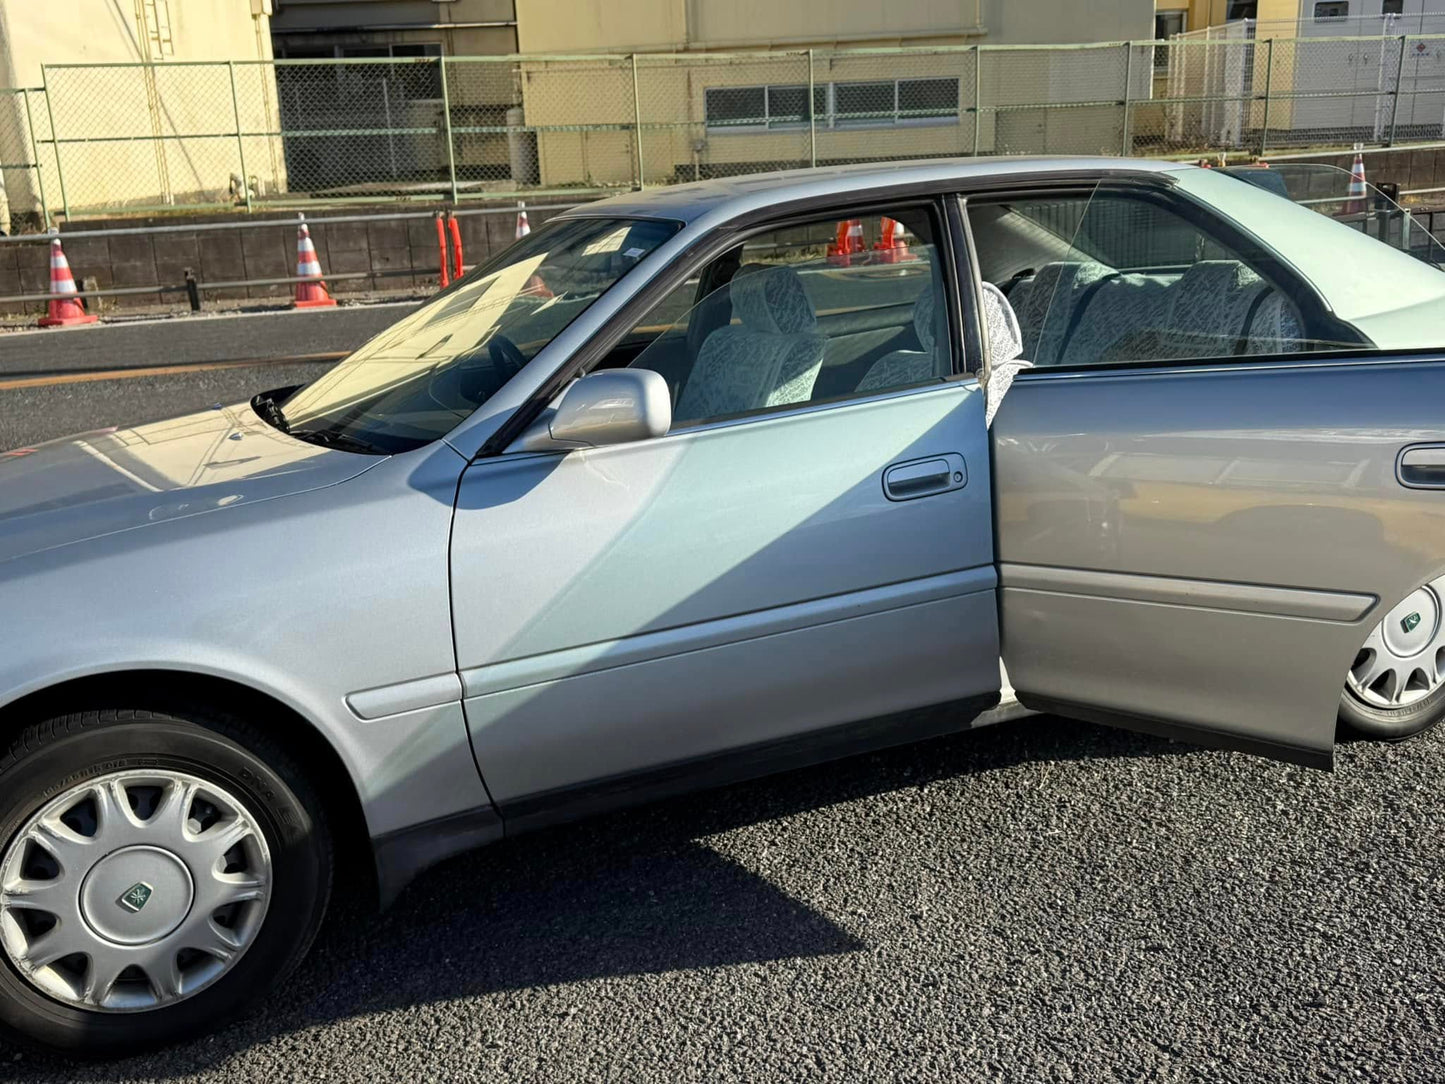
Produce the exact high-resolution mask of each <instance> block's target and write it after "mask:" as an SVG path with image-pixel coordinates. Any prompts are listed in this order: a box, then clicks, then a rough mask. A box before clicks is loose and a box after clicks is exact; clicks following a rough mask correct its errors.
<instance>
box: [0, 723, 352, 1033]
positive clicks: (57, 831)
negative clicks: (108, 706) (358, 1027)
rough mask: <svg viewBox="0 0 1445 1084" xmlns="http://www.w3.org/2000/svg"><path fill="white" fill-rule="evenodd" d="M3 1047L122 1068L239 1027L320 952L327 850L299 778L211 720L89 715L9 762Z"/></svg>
mask: <svg viewBox="0 0 1445 1084" xmlns="http://www.w3.org/2000/svg"><path fill="white" fill-rule="evenodd" d="M0 848H3V849H0V1037H4V1038H11V1039H18V1040H20V1041H23V1042H28V1043H31V1044H39V1045H42V1046H46V1047H52V1048H59V1049H64V1050H66V1051H69V1052H73V1053H82V1054H89V1055H100V1054H118V1053H129V1052H134V1051H137V1050H142V1049H146V1048H149V1047H155V1046H159V1045H163V1044H165V1043H170V1042H174V1041H177V1040H180V1039H184V1038H187V1037H190V1036H193V1035H196V1034H199V1033H201V1032H204V1031H209V1030H213V1029H214V1028H216V1027H218V1026H222V1025H224V1024H227V1023H230V1022H231V1021H233V1020H235V1019H236V1018H237V1017H238V1016H239V1015H241V1014H242V1013H244V1012H245V1011H246V1010H247V1009H248V1008H249V1007H250V1006H251V1005H252V1004H253V1003H254V1002H256V1001H257V1000H259V999H260V998H261V997H263V996H264V995H265V994H266V993H267V992H268V991H269V990H270V989H271V988H272V987H273V986H274V985H275V984H276V983H277V982H278V981H279V980H280V979H281V978H283V977H284V976H285V975H286V974H288V973H289V972H290V971H291V970H292V969H293V968H294V967H295V966H296V965H297V964H298V963H299V962H300V960H301V958H302V957H303V956H304V954H305V953H306V950H307V949H308V948H309V947H310V945H311V942H312V940H313V939H314V937H315V935H316V931H317V930H318V928H319V927H320V924H321V919H322V916H323V914H324V913H325V909H326V903H327V899H328V896H329V894H330V885H331V867H332V850H331V843H330V839H329V837H328V834H327V831H326V827H325V823H324V819H323V816H322V813H321V807H320V805H319V803H318V802H317V801H316V799H315V795H314V793H313V791H312V790H311V788H310V787H309V786H308V784H307V782H306V779H305V777H304V775H303V774H302V773H301V772H300V770H299V769H297V767H296V766H295V765H294V764H293V763H292V762H291V760H290V759H289V758H288V757H287V756H286V755H285V753H284V752H283V751H282V750H281V749H280V748H279V747H277V746H276V745H274V743H272V742H271V741H270V740H269V739H268V738H267V737H266V736H265V735H264V734H263V733H262V732H261V731H259V730H256V729H254V728H253V727H251V726H249V725H248V724H247V723H245V722H244V721H243V720H238V719H230V718H227V717H226V716H225V715H223V714H219V713H214V714H213V713H208V712H204V711H196V712H191V711H186V712H184V713H180V712H177V713H173V714H159V713H152V712H144V711H123V710H112V711H91V712H86V713H81V714H73V715H65V716H60V717H58V718H54V719H50V720H48V721H45V722H42V723H38V724H36V725H33V726H30V727H28V728H27V729H25V730H24V731H22V732H21V733H20V734H19V735H18V736H17V737H16V738H15V740H14V741H12V742H11V744H10V747H9V751H8V753H7V754H5V755H4V756H3V757H0Z"/></svg>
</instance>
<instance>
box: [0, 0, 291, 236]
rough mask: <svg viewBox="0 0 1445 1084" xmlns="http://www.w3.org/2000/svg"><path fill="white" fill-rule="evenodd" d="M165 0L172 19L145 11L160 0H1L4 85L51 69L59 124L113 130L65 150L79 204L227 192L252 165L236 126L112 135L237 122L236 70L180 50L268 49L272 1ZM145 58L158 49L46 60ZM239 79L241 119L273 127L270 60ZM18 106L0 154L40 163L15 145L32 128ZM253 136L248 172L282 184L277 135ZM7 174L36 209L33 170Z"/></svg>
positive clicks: (6, 102)
mask: <svg viewBox="0 0 1445 1084" xmlns="http://www.w3.org/2000/svg"><path fill="white" fill-rule="evenodd" d="M157 6H158V7H159V8H160V9H161V11H162V14H163V18H164V25H160V26H158V25H157V23H156V21H153V20H152V19H151V18H150V16H149V15H148V14H147V13H146V9H147V8H150V6H149V5H137V4H136V3H135V2H134V0H66V2H65V3H46V2H41V0H0V86H11V87H38V86H41V85H42V82H43V77H44V75H48V76H49V82H50V83H51V85H52V87H53V89H54V91H55V93H53V94H52V96H51V102H50V105H51V109H52V110H53V112H54V117H55V126H56V128H57V130H58V131H59V134H60V136H61V137H62V138H65V139H71V138H91V139H101V138H105V139H108V140H110V141H108V142H98V143H92V144H75V145H70V146H63V147H62V148H61V154H62V155H64V166H65V182H66V192H65V194H66V196H68V197H69V200H70V203H71V205H72V207H77V206H83V205H85V204H86V203H92V202H105V203H109V204H118V203H124V202H131V203H136V204H147V203H161V202H166V201H167V200H168V199H170V200H184V199H186V198H187V196H188V195H191V194H194V193H199V192H201V191H208V192H212V193H214V192H217V191H219V192H220V193H221V194H222V195H224V193H225V192H226V190H227V188H228V185H229V182H230V176H231V174H232V173H233V172H234V173H239V172H240V164H239V159H240V155H239V152H238V148H237V141H236V140H235V139H234V138H230V139H226V140H220V139H213V138H208V139H173V140H162V141H159V142H134V143H132V142H121V141H118V140H115V139H114V137H116V136H120V135H136V136H154V135H156V134H160V135H163V136H172V135H190V134H193V133H202V132H207V133H209V132H217V131H225V130H227V129H232V130H234V119H233V116H232V110H231V91H230V85H229V78H228V75H227V72H226V69H225V68H207V69H197V68H186V67H184V66H183V65H180V64H178V63H176V62H177V61H183V60H237V61H248V62H255V61H266V60H269V59H270V58H271V35H270V27H269V11H270V0H160V2H159V4H158V5H157ZM138 9H139V10H138ZM150 10H152V11H153V10H154V8H150ZM147 30H149V31H150V33H147ZM153 35H157V36H160V37H163V38H165V39H167V40H164V41H160V42H157V41H154V40H152V36H153ZM145 60H153V61H154V67H153V68H151V69H146V68H142V67H135V68H130V69H84V68H55V67H52V68H50V69H49V71H48V72H47V73H42V70H41V66H42V64H45V65H62V64H94V63H123V64H129V63H135V64H139V63H140V62H142V61H145ZM151 73H153V74H151ZM237 84H238V85H237V98H238V100H239V105H240V113H241V126H242V127H243V128H244V129H246V130H248V131H260V132H265V131H272V130H274V129H275V128H276V126H277V124H278V123H279V118H278V117H277V115H276V95H275V87H274V82H273V81H272V79H271V76H270V69H269V68H268V67H262V66H259V65H256V64H254V63H252V64H250V65H247V66H241V67H238V69H237ZM12 105H17V106H18V99H15V100H14V101H13V102H12V101H11V96H0V160H4V161H6V162H21V161H28V160H29V159H30V148H29V147H28V146H24V145H22V146H20V147H16V146H14V145H13V144H15V143H16V142H21V141H22V137H23V134H24V133H25V128H24V125H23V123H21V119H20V115H19V114H16V113H14V112H12V113H11V114H10V115H8V116H7V115H3V111H4V110H5V109H6V108H7V107H10V106H12ZM45 105H46V103H45V98H44V97H42V96H39V95H36V96H33V100H32V106H33V107H34V108H33V112H34V114H35V121H36V127H37V129H38V130H39V131H38V133H37V134H38V136H39V137H40V138H41V139H45V138H46V137H48V136H49V134H50V131H49V118H48V115H47V110H46V108H45ZM218 114H220V115H219V116H218ZM7 142H8V143H10V144H12V145H9V146H7V145H5V144H6V143H7ZM247 144H248V145H247V162H246V167H247V172H248V173H250V174H254V175H258V176H259V177H264V178H267V179H268V181H269V182H270V183H272V184H281V183H284V177H283V176H281V172H282V170H283V169H284V166H283V164H282V163H281V161H280V153H279V147H277V146H276V144H277V141H276V140H274V139H269V138H265V137H253V138H251V139H248V140H247ZM53 154H54V152H53V151H52V149H51V148H50V147H48V146H44V145H42V146H41V147H40V160H41V163H42V166H47V167H48V168H47V174H46V178H45V187H46V197H47V202H48V203H49V204H50V206H51V209H52V212H53V211H54V210H55V209H56V208H58V207H59V206H60V202H61V201H60V185H59V179H58V177H56V176H55V175H54V167H53V163H54V158H53ZM4 179H5V190H6V194H7V196H8V199H9V203H10V210H11V212H12V213H24V212H28V211H31V210H34V209H36V208H38V203H39V193H38V185H35V184H34V183H33V182H34V173H33V171H20V170H8V171H6V174H5V178H4Z"/></svg>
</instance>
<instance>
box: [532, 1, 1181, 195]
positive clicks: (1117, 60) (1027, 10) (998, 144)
mask: <svg viewBox="0 0 1445 1084" xmlns="http://www.w3.org/2000/svg"><path fill="white" fill-rule="evenodd" d="M1153 11H1154V8H1153V3H1152V0H1142V2H1141V0H1109V2H1091V3H1087V4H1084V3H1077V4H1076V3H1068V2H1053V3H1021V2H1018V0H981V2H979V3H974V2H973V0H966V2H960V0H891V2H889V0H832V2H824V0H801V2H797V3H792V4H778V3H776V0H731V2H729V3H726V4H723V3H710V2H708V0H601V2H599V3H594V4H591V5H588V6H587V7H586V8H585V9H583V8H581V6H579V5H574V4H571V3H568V2H567V0H518V4H517V37H518V42H519V45H520V47H521V49H522V51H523V53H524V54H526V53H551V54H568V55H576V54H579V53H598V52H601V53H609V54H612V55H613V56H614V57H615V59H614V60H612V61H610V62H608V66H607V67H606V69H605V70H601V71H599V70H598V61H593V60H572V59H557V60H549V61H540V60H538V61H529V60H524V61H523V62H522V65H521V68H522V71H521V80H522V100H523V103H524V105H525V118H526V123H527V124H528V125H529V126H532V127H534V128H535V129H537V135H536V138H537V155H538V161H539V165H540V172H541V182H542V184H543V186H544V187H563V186H568V185H584V186H588V187H596V186H609V185H626V184H629V183H632V182H633V181H635V179H636V178H637V176H638V168H639V167H638V160H637V159H638V154H639V151H638V147H637V140H636V139H635V138H634V134H633V132H632V130H631V127H632V125H633V123H634V121H635V120H636V119H638V118H639V117H640V120H641V125H642V128H641V140H640V141H641V152H640V153H641V158H642V174H643V176H644V178H645V180H646V181H647V182H648V183H670V182H675V181H680V180H688V179H691V178H692V177H695V176H711V175H717V174H727V173H743V172H752V171H755V170H759V169H768V168H788V167H793V166H798V165H807V164H809V163H810V162H812V161H815V160H816V161H817V162H819V163H827V162H833V161H857V160H860V159H902V158H917V157H933V156H944V155H959V154H971V153H973V151H974V149H975V147H977V148H978V150H980V151H982V152H984V153H993V152H998V153H1010V152H1019V153H1026V152H1030V151H1042V150H1047V149H1053V148H1058V147H1060V146H1067V147H1068V148H1070V149H1074V150H1080V151H1089V152H1099V151H1102V152H1105V153H1117V152H1118V151H1119V150H1120V149H1121V148H1122V143H1123V127H1122V121H1123V117H1122V110H1121V109H1120V108H1119V107H1118V106H1117V105H1100V106H1089V105H1080V106H1078V107H1076V108H1069V109H1062V110H1047V109H1041V108H1008V109H1003V110H999V111H986V112H984V113H983V114H982V117H981V119H980V122H979V130H978V132H977V133H975V130H974V123H975V122H974V114H973V113H972V112H971V111H970V109H969V108H968V107H969V106H970V105H971V104H972V101H973V93H974V87H975V79H976V78H977V85H978V87H979V90H980V91H981V93H982V98H983V101H984V102H985V103H986V104H988V105H1000V106H1014V107H1025V106H1029V105H1030V104H1032V103H1045V102H1071V101H1072V102H1081V103H1083V102H1112V101H1115V100H1117V99H1120V98H1121V97H1122V96H1123V94H1124V81H1125V78H1126V74H1127V73H1129V72H1130V71H1131V70H1132V76H1133V81H1132V91H1131V94H1132V96H1134V97H1136V98H1147V97H1148V95H1149V93H1150V76H1149V71H1148V64H1149V56H1150V54H1149V52H1148V49H1147V47H1141V48H1139V49H1136V50H1134V51H1135V52H1136V53H1137V54H1139V55H1138V56H1136V58H1135V63H1134V66H1133V68H1132V69H1131V68H1130V62H1128V61H1126V59H1125V54H1126V52H1127V51H1128V50H1126V49H1125V48H1124V47H1121V46H1119V45H1112V46H1108V47H1102V48H1098V49H1081V50H1077V51H1074V50H1068V51H1058V50H1053V51H1045V50H1038V51H1031V50H1027V49H1020V50H1007V51H994V52H990V51H985V52H984V53H983V54H982V60H983V70H982V72H981V73H978V74H977V76H976V73H975V63H976V56H975V53H974V50H973V49H972V48H971V47H970V46H971V45H973V44H986V45H1003V44H1013V45H1018V44H1023V43H1030V42H1044V43H1060V42H1065V43H1076V42H1092V41H1097V40H1100V39H1102V40H1106V41H1108V40H1113V41H1116V42H1117V41H1121V40H1125V39H1129V38H1133V39H1136V40H1139V39H1143V40H1147V39H1149V38H1150V37H1152V31H1153ZM979 20H982V24H981V25H980V22H979ZM820 27H826V28H827V33H826V36H823V35H820V34H819V33H818V28H820ZM810 31H811V33H810ZM860 46H884V47H895V48H896V47H900V46H902V47H905V48H909V49H911V50H915V51H910V52H905V53H892V54H886V55H874V56H869V55H866V54H865V55H858V54H854V55H831V53H830V50H832V49H833V48H835V47H836V48H858V47H860ZM807 49H812V50H814V51H815V53H814V57H813V61H812V65H811V67H812V70H811V79H812V83H813V86H814V87H815V91H816V89H817V88H823V89H822V91H821V93H823V94H827V93H829V91H828V90H827V88H828V87H829V86H830V85H834V86H836V85H837V84H842V83H874V84H877V85H878V86H879V87H880V88H886V87H888V86H890V85H891V83H892V81H894V80H915V79H918V80H922V79H928V80H947V81H952V82H954V83H955V84H956V86H957V91H958V102H959V109H958V111H957V113H956V115H954V116H953V117H951V118H948V119H943V118H928V119H927V120H926V121H920V120H912V121H909V122H907V123H876V124H866V125H859V124H856V123H853V124H848V123H843V124H829V123H826V122H822V123H820V124H819V125H818V126H817V127H816V128H815V129H814V130H811V131H810V130H809V127H808V126H807V125H806V124H802V125H795V126H782V127H779V126H772V127H768V126H758V127H751V128H744V129H733V130H727V129H723V128H720V127H718V126H712V127H710V126H709V125H708V123H707V116H708V114H707V92H708V91H709V90H717V89H720V88H725V87H739V88H741V87H759V86H771V87H790V86H791V87H803V86H806V85H807V84H808V82H809V79H810V71H809V67H810V66H809V60H808V56H807V54H806V52H804V50H807ZM765 50H777V51H789V52H790V53H791V54H792V55H786V56H780V55H776V54H775V53H774V54H772V55H770V54H769V53H767V52H765ZM630 53H638V54H639V56H638V60H637V71H638V76H637V96H636V102H634V99H633V85H632V66H631V65H632V62H631V60H630V59H629V58H628V57H627V56H626V55H625V54H630ZM649 53H664V54H686V55H684V56H681V57H679V58H677V59H674V57H673V56H671V55H668V56H649V55H648V54H649ZM753 53H756V54H757V55H756V57H754V56H752V55H751V54H753ZM714 54H716V55H714ZM879 93H881V94H886V93H891V91H890V90H886V89H882V90H880V92H879ZM569 124H571V125H587V124H591V125H610V126H612V127H611V130H603V131H595V130H594V131H578V130H568V128H567V126H568V125H569Z"/></svg>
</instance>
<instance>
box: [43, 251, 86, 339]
mask: <svg viewBox="0 0 1445 1084" xmlns="http://www.w3.org/2000/svg"><path fill="white" fill-rule="evenodd" d="M97 319H99V317H96V316H93V315H92V314H90V313H88V312H86V311H85V306H84V305H82V304H81V303H80V295H79V294H78V293H76V290H75V276H74V275H72V274H71V273H70V264H69V263H67V262H66V259H65V252H64V250H63V249H61V247H60V238H59V237H57V238H55V239H54V240H52V241H51V242H50V303H49V307H48V309H47V311H46V314H45V315H44V316H43V317H41V319H40V326H41V327H65V326H67V325H69V324H93V323H95V321H96V320H97Z"/></svg>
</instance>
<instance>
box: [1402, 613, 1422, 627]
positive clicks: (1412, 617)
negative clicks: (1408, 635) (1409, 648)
mask: <svg viewBox="0 0 1445 1084" xmlns="http://www.w3.org/2000/svg"><path fill="white" fill-rule="evenodd" d="M1419 624H1420V614H1419V611H1416V612H1414V613H1409V614H1406V615H1405V616H1404V617H1402V618H1401V619H1400V627H1401V628H1402V629H1404V630H1405V631H1406V632H1414V631H1415V629H1416V627H1417V626H1419Z"/></svg>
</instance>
